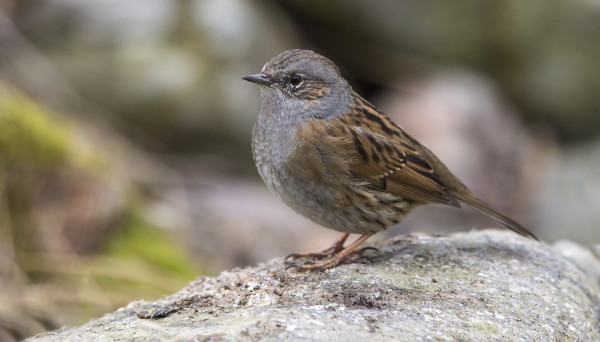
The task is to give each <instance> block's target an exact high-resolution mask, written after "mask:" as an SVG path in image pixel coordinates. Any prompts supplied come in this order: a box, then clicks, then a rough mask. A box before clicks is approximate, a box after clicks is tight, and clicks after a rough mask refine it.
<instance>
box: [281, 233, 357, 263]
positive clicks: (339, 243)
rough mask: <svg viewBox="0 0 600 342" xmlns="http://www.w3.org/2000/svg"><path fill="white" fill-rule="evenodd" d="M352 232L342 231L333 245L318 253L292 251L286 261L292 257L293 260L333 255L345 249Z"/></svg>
mask: <svg viewBox="0 0 600 342" xmlns="http://www.w3.org/2000/svg"><path fill="white" fill-rule="evenodd" d="M349 235H350V234H348V233H342V235H341V236H340V237H339V238H338V239H337V240H335V242H334V243H333V245H331V247H329V248H326V249H324V250H322V251H320V252H316V253H292V254H290V255H288V256H286V257H285V259H284V260H285V261H287V260H288V259H292V260H296V259H299V258H315V259H323V258H326V257H328V256H332V255H335V254H336V253H338V252H339V251H341V250H343V249H344V242H346V240H347V239H348V236H349Z"/></svg>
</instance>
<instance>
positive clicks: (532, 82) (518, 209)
mask: <svg viewBox="0 0 600 342" xmlns="http://www.w3.org/2000/svg"><path fill="white" fill-rule="evenodd" d="M290 48H307V49H313V50H315V51H317V52H319V53H321V54H323V55H325V56H327V57H329V58H330V59H332V60H333V61H334V62H336V63H337V64H338V65H339V66H340V68H341V69H342V72H343V74H344V75H345V76H346V78H347V79H348V80H349V81H350V82H351V84H352V85H353V86H354V88H355V89H356V90H357V91H358V92H359V93H361V94H362V95H363V96H364V97H366V98H367V99H368V100H370V101H371V102H373V103H374V104H376V105H377V106H378V107H379V108H380V109H381V110H383V111H384V112H386V113H387V114H389V115H390V116H391V117H392V118H393V119H394V120H395V121H396V122H398V123H399V124H400V125H401V126H402V127H403V128H404V129H405V130H407V131H408V132H409V133H411V134H412V135H413V136H415V137H416V138H417V139H419V140H420V141H422V142H423V143H424V144H425V145H427V146H428V147H430V149H432V150H433V151H434V152H435V153H436V154H438V156H440V158H441V159H442V160H443V161H444V162H445V163H446V164H447V165H448V166H449V167H450V169H451V170H453V171H454V172H455V173H456V174H457V175H458V176H459V177H460V178H461V179H462V180H463V181H464V182H465V183H466V184H467V185H469V186H470V187H471V188H472V189H473V190H474V191H475V192H476V193H477V194H479V195H480V197H482V198H483V199H485V200H487V201H488V202H489V203H490V204H492V205H493V206H494V207H496V208H497V209H499V210H501V211H503V212H505V213H507V214H508V215H510V216H511V217H513V218H515V219H516V220H518V221H519V222H521V223H522V224H523V225H525V226H526V227H528V228H529V229H531V230H532V231H534V232H535V233H536V234H538V236H539V237H540V238H542V239H543V240H545V241H547V242H550V243H551V242H553V241H556V240H559V239H568V240H572V241H576V242H579V243H582V244H584V245H586V246H592V245H594V244H595V243H598V241H599V239H600V211H599V210H598V208H600V176H599V175H600V96H599V94H600V64H599V61H600V0H574V1H567V0H530V1H519V0H508V1H476V0H456V1H452V2H427V1H418V0H407V1H378V2H373V1H366V0H363V1H359V0H345V1H342V0H333V1H327V2H323V1H316V0H310V1H307V0H303V1H301V0H279V1H275V0H270V1H266V0H265V1H244V0H180V1H169V0H129V1H117V0H87V1H79V0H18V1H17V0H2V1H0V341H11V340H19V339H22V338H24V337H27V336H29V335H31V334H35V333H37V332H41V331H45V330H48V329H55V328H57V327H60V326H62V325H65V324H66V325H74V324H81V323H83V322H85V321H87V320H88V319H90V318H92V317H97V316H100V315H102V314H103V313H105V312H109V311H112V310H114V309H115V308H117V307H119V306H122V305H125V304H126V303H128V302H129V301H132V300H138V299H153V298H157V297H160V296H163V295H165V294H169V293H172V292H174V291H176V290H178V289H179V288H181V287H182V286H184V285H185V284H186V283H187V282H189V281H190V280H192V279H194V278H195V277H196V276H199V275H215V274H217V273H218V272H219V271H221V270H224V269H228V268H232V267H236V266H240V267H241V266H245V265H250V264H253V263H256V262H260V261H266V260H268V259H269V258H271V257H274V256H284V255H286V254H288V253H291V252H298V251H316V250H320V249H322V248H325V247H327V246H329V244H330V243H331V242H332V241H333V240H334V239H335V238H336V237H337V233H336V232H334V231H330V230H327V229H323V228H321V227H318V226H316V225H315V224H313V223H311V222H309V221H307V220H305V219H303V218H301V217H299V216H297V215H296V214H295V213H293V212H292V211H291V210H290V209H288V208H286V207H285V206H284V205H283V204H281V203H279V202H278V200H277V199H276V198H275V197H274V196H273V195H271V194H270V193H269V192H268V191H267V189H266V187H265V186H264V185H263V184H262V181H261V180H260V178H259V177H258V174H257V172H256V170H255V167H254V163H253V161H252V156H251V149H250V136H251V130H252V124H253V121H254V118H255V116H256V114H257V113H258V110H259V107H260V102H259V96H258V90H257V88H256V86H255V85H252V84H250V83H247V82H244V81H242V80H241V79H240V77H241V76H243V75H246V74H250V73H256V72H258V71H259V70H260V69H261V67H262V65H263V64H264V63H265V62H266V61H268V60H269V59H270V58H271V57H273V56H274V55H276V54H278V53H280V52H282V51H283V50H286V49H290ZM497 226H498V225H497V224H496V223H495V222H494V221H491V220H490V219H488V218H486V217H484V216H482V215H480V214H478V213H476V212H474V211H473V210H469V209H467V210H462V211H461V210H456V209H452V208H446V207H443V206H427V207H424V208H421V209H418V210H416V211H415V212H414V214H412V215H411V216H409V218H408V219H407V220H406V221H405V222H403V223H402V224H400V225H399V226H397V227H394V228H392V229H390V230H389V231H387V232H386V233H383V234H379V235H378V236H376V237H375V238H374V239H382V238H385V236H386V234H387V236H392V235H397V234H408V233H410V232H427V233H432V234H449V233H451V232H453V231H468V230H470V229H472V228H475V227H476V228H486V227H497Z"/></svg>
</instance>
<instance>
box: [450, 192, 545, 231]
mask: <svg viewBox="0 0 600 342" xmlns="http://www.w3.org/2000/svg"><path fill="white" fill-rule="evenodd" d="M455 197H457V198H458V199H459V200H460V201H461V202H463V203H466V204H468V205H470V206H472V207H474V208H476V209H477V210H479V211H481V212H482V213H484V214H487V215H489V216H490V217H492V218H493V219H495V220H497V221H498V222H500V223H502V224H503V225H504V226H505V227H506V228H508V229H510V230H512V231H514V232H516V233H519V234H521V235H523V236H526V237H530V238H532V239H535V240H538V241H539V239H538V238H537V237H536V236H535V235H534V234H533V233H532V232H530V231H529V230H527V229H525V228H523V226H521V225H520V224H518V223H517V222H515V221H514V220H513V219H511V218H509V217H506V216H504V215H502V214H500V213H499V212H497V211H496V210H494V209H492V208H491V207H490V206H489V205H488V204H487V203H485V202H484V201H482V200H480V199H479V198H477V197H475V196H455Z"/></svg>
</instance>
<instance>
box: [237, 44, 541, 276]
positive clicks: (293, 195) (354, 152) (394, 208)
mask: <svg viewBox="0 0 600 342" xmlns="http://www.w3.org/2000/svg"><path fill="white" fill-rule="evenodd" d="M243 79H244V80H246V81H250V82H253V83H256V84H258V86H259V90H260V96H261V99H262V107H261V110H260V113H259V114H258V118H257V120H256V123H255V125H254V131H253V134H252V150H253V154H254V160H255V162H256V166H257V168H258V172H259V173H260V175H261V177H262V179H263V180H264V181H265V183H266V184H267V186H268V187H269V189H270V190H271V191H273V192H274V193H275V194H276V195H277V196H278V197H279V198H280V199H281V200H282V201H283V202H284V203H285V204H287V205H288V206H290V207H291V208H292V209H294V210H295V211H296V212H298V213H300V214H302V215H304V216H305V217H307V218H309V219H311V220H312V221H314V222H316V223H319V224H321V225H323V226H325V227H328V228H331V229H335V230H337V231H341V232H343V235H342V236H341V238H340V239H339V240H338V241H337V242H336V243H335V244H334V245H333V246H332V247H331V248H329V249H327V250H325V251H323V252H320V253H313V254H304V255H301V254H296V255H295V256H310V255H313V256H317V257H319V258H320V259H323V260H319V261H316V262H307V263H305V264H303V265H301V266H298V268H300V269H303V270H311V269H326V268H330V267H333V266H336V265H337V264H339V263H340V262H341V261H342V260H344V258H346V257H347V256H349V255H351V254H353V253H356V250H357V248H358V246H359V245H360V244H361V243H363V242H364V241H365V240H367V239H368V238H369V237H371V236H372V235H373V234H375V233H377V232H379V231H382V230H384V229H386V228H388V227H390V226H392V225H394V224H396V223H398V222H400V221H401V220H402V219H403V218H404V217H405V216H406V215H407V214H408V213H409V211H410V210H412V209H414V208H415V207H417V206H420V205H423V204H427V203H443V204H447V205H450V206H454V207H460V203H461V202H462V203H466V204H468V205H471V206H473V207H475V208H477V209H479V210H480V211H482V212H484V213H485V214H487V215H489V216H491V217H493V218H494V219H496V220H498V221H499V222H501V223H502V224H503V225H505V226H506V227H507V228H509V229H511V230H513V231H515V232H517V233H519V234H521V235H525V236H529V237H532V238H535V236H534V235H533V234H532V233H531V232H529V231H528V230H527V229H525V228H523V227H522V226H521V225H519V224H518V223H516V222H515V221H513V220H512V219H510V218H508V217H506V216H504V215H502V214H500V213H498V212H497V211H495V210H494V209H492V208H490V207H489V206H488V205H487V204H486V203H484V202H482V201H481V200H480V199H478V198H477V197H475V195H474V194H473V193H472V192H471V191H470V190H469V189H468V188H467V187H466V186H465V185H464V184H463V183H461V181H460V180H458V178H456V177H455V176H454V175H453V174H452V173H451V172H450V171H449V170H448V168H446V166H445V165H444V164H443V163H442V162H441V161H440V160H439V159H438V158H437V157H436V156H435V155H434V154H433V153H432V152H431V151H430V150H428V149H427V148H426V147H425V146H423V145H421V144H420V143H419V142H418V141H417V140H415V139H414V138H413V137H411V136H410V135H408V134H406V133H405V132H404V131H403V130H402V129H401V128H400V127H398V126H397V125H396V124H395V123H393V122H392V121H391V120H390V119H389V118H388V117H387V116H385V115H384V114H383V113H381V112H380V111H378V110H377V109H376V108H375V107H374V106H373V105H372V104H370V103H369V102H368V101H366V100H365V99H363V98H362V97H361V96H360V95H358V94H357V93H356V92H355V91H354V90H353V89H352V87H350V85H349V84H348V82H347V81H346V80H345V79H344V78H343V77H342V76H341V74H340V71H339V69H338V68H337V66H336V65H335V64H334V63H333V62H332V61H330V60H329V59H327V58H325V57H323V56H321V55H319V54H317V53H315V52H312V51H308V50H289V51H285V52H283V53H281V54H279V55H278V56H276V57H274V58H273V59H271V60H270V61H269V62H267V64H265V66H264V67H263V68H262V71H261V73H260V74H255V75H248V76H244V77H243ZM349 233H358V234H362V235H361V236H360V237H359V238H358V239H357V240H356V241H355V242H354V243H352V244H351V245H349V246H348V247H346V248H344V246H343V244H344V242H345V240H346V238H347V237H348V234H349Z"/></svg>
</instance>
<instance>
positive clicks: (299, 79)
mask: <svg viewBox="0 0 600 342" xmlns="http://www.w3.org/2000/svg"><path fill="white" fill-rule="evenodd" d="M300 83H302V77H301V76H300V75H293V76H292V77H290V84H291V85H292V86H294V87H297V86H299V85H300Z"/></svg>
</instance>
